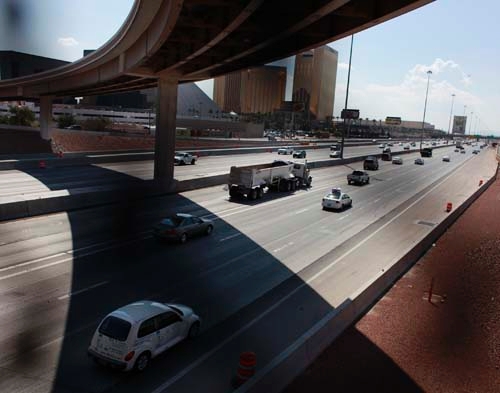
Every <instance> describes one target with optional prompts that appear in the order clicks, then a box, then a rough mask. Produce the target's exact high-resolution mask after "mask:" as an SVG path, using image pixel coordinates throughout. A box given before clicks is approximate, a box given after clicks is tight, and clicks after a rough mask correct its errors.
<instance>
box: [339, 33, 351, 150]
mask: <svg viewBox="0 0 500 393" xmlns="http://www.w3.org/2000/svg"><path fill="white" fill-rule="evenodd" d="M353 42H354V34H352V35H351V51H350V53H349V71H347V89H346V92H345V107H344V109H345V111H344V114H345V113H347V102H348V99H349V82H350V81H351V61H352V45H353ZM347 121H349V120H348V119H347ZM348 124H349V126H350V124H351V123H348ZM345 126H346V119H344V127H342V142H341V144H340V159H343V158H344V140H345Z"/></svg>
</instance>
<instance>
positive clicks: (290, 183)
mask: <svg viewBox="0 0 500 393" xmlns="http://www.w3.org/2000/svg"><path fill="white" fill-rule="evenodd" d="M291 190H292V182H291V181H290V180H288V181H287V182H286V191H287V192H290V191H291Z"/></svg>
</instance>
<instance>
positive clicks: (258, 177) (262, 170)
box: [228, 160, 312, 200]
mask: <svg viewBox="0 0 500 393" xmlns="http://www.w3.org/2000/svg"><path fill="white" fill-rule="evenodd" d="M309 173H310V170H309V168H308V167H307V162H306V163H298V162H292V161H281V160H276V161H274V162H272V163H270V164H256V165H248V166H240V167H237V166H232V167H231V171H230V172H229V184H228V186H229V196H230V197H238V196H246V197H247V198H248V199H249V200H255V199H259V198H262V196H263V195H264V192H265V191H266V190H276V191H280V192H290V191H294V190H296V189H297V188H300V187H310V186H311V183H312V177H311V176H310V174H309Z"/></svg>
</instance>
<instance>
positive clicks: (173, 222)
mask: <svg viewBox="0 0 500 393" xmlns="http://www.w3.org/2000/svg"><path fill="white" fill-rule="evenodd" d="M181 222H182V219H181V218H179V217H177V216H172V217H168V218H164V219H163V220H161V222H160V224H162V225H165V226H168V227H178V226H179V225H180V223H181Z"/></svg>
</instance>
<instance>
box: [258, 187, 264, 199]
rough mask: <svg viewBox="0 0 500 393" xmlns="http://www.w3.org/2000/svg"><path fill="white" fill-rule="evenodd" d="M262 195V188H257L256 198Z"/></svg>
mask: <svg viewBox="0 0 500 393" xmlns="http://www.w3.org/2000/svg"><path fill="white" fill-rule="evenodd" d="M263 196H264V190H263V189H262V188H258V189H257V198H258V199H260V198H262V197H263Z"/></svg>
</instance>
